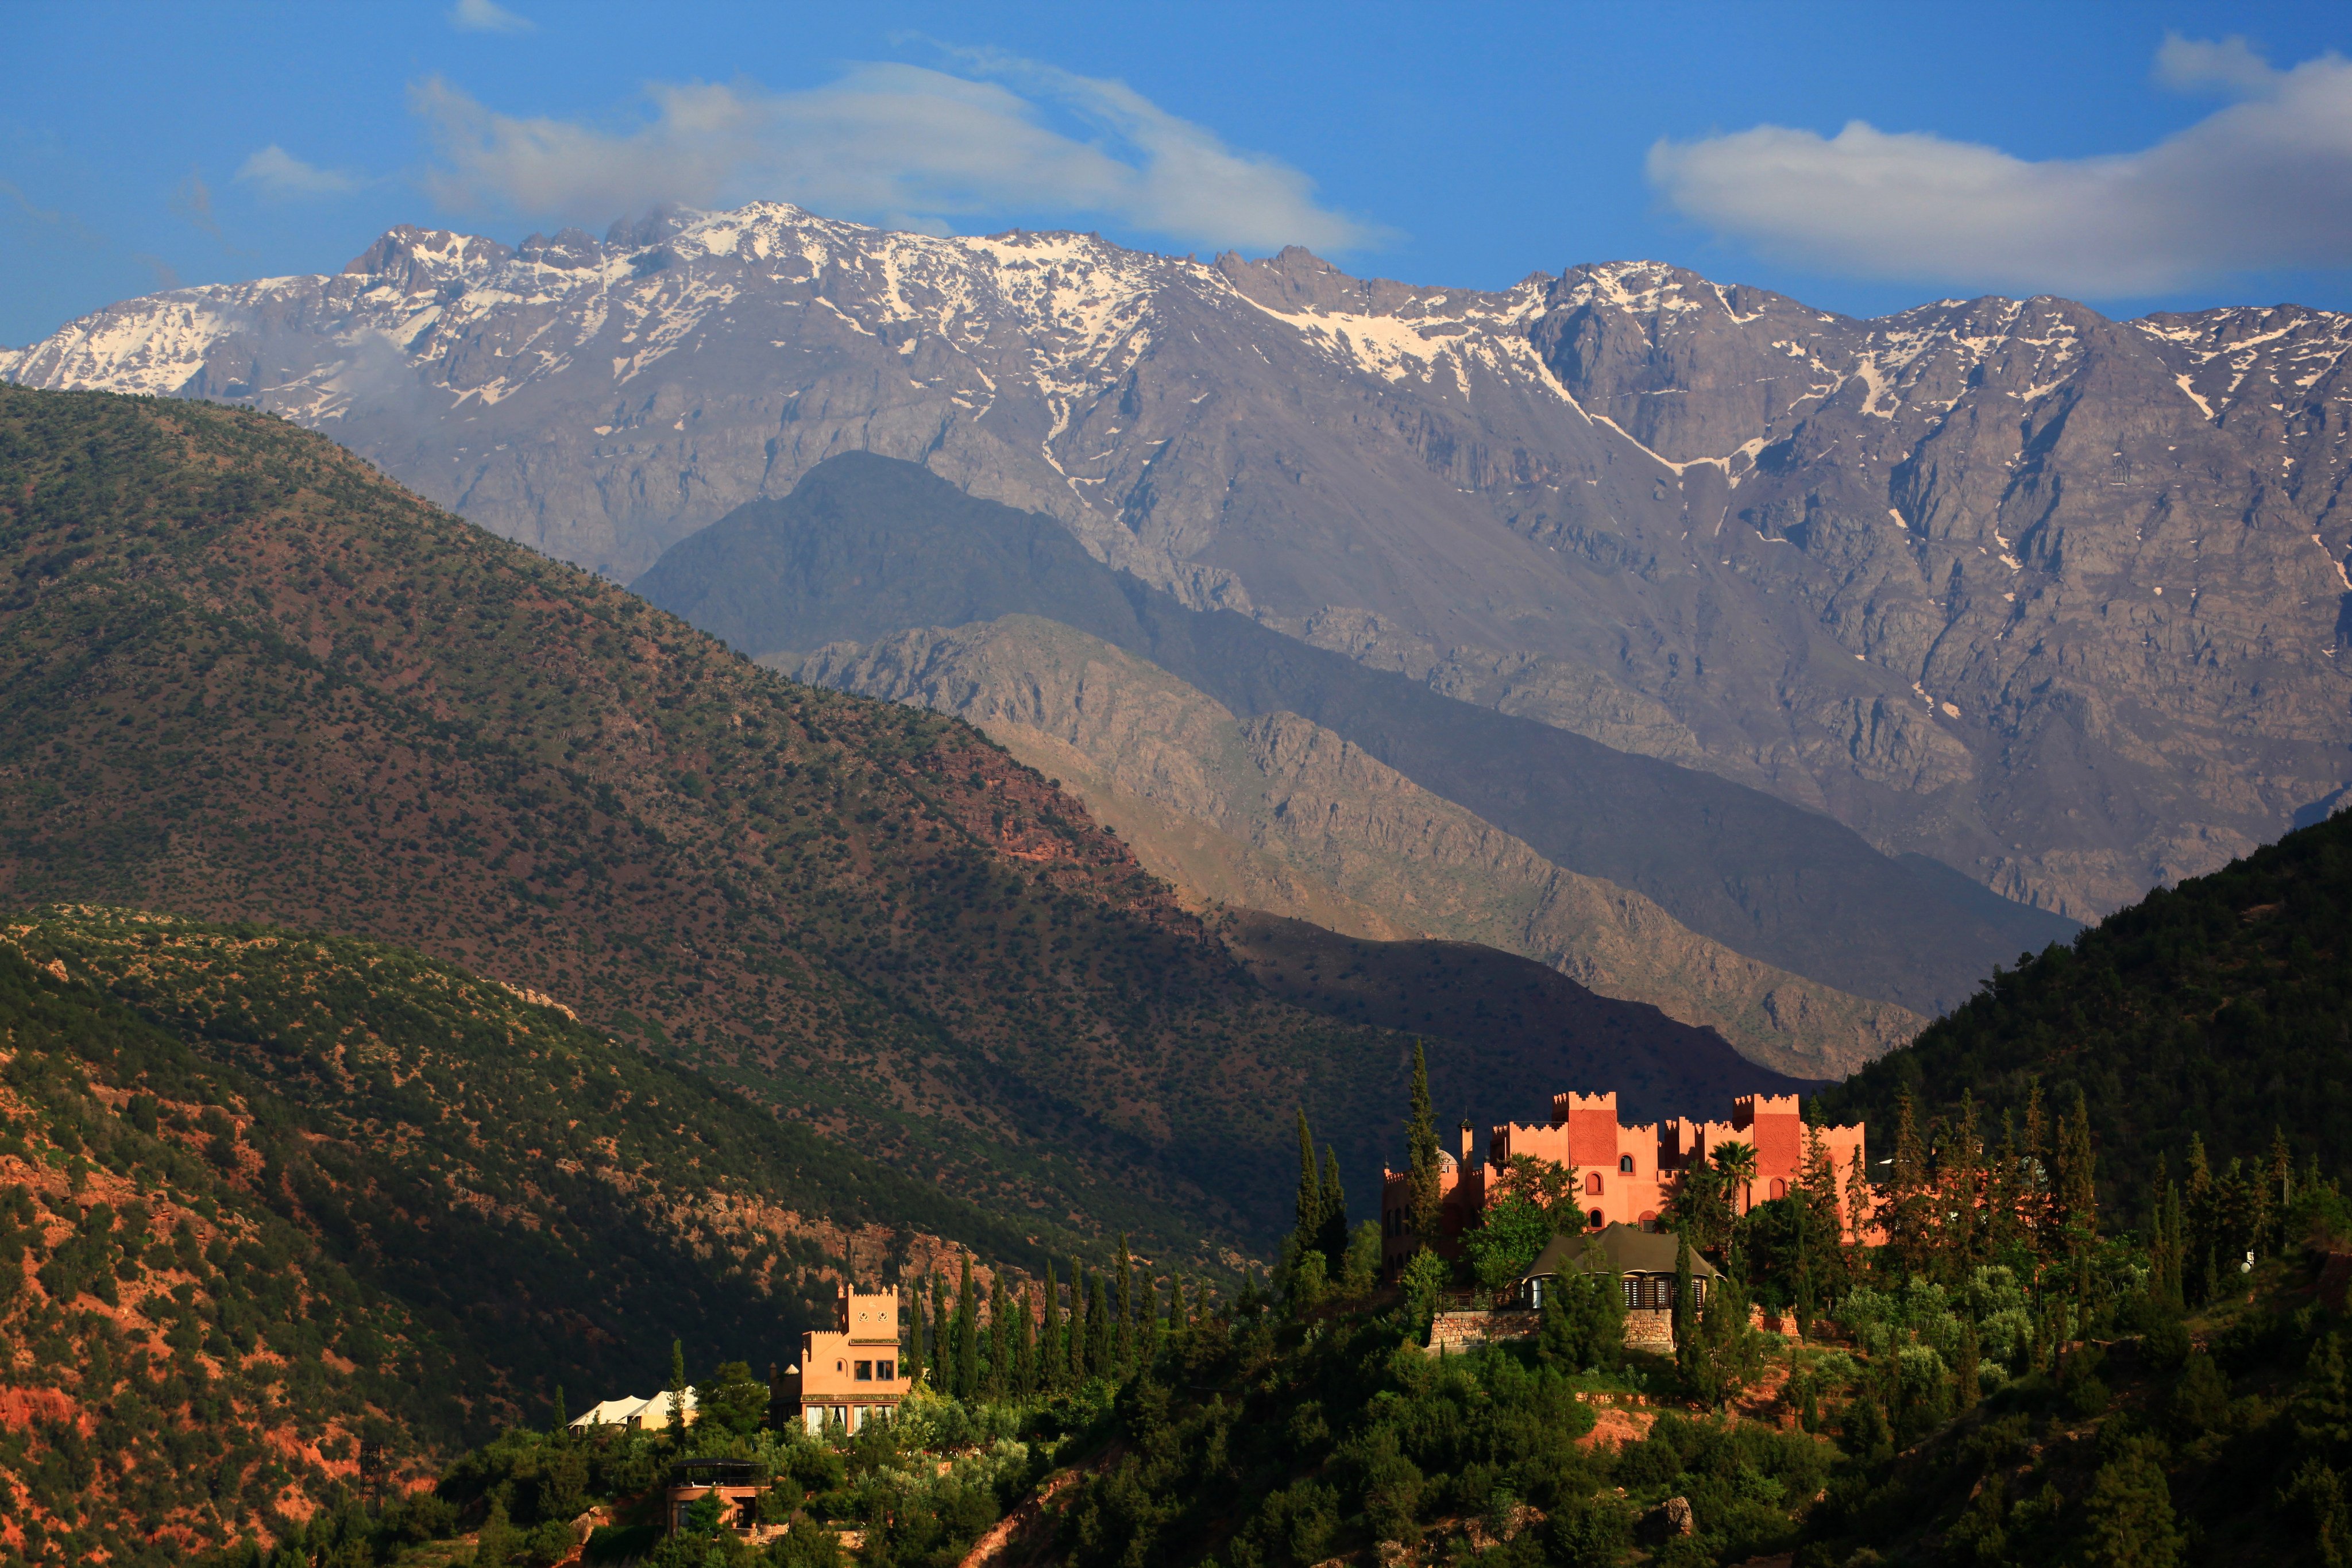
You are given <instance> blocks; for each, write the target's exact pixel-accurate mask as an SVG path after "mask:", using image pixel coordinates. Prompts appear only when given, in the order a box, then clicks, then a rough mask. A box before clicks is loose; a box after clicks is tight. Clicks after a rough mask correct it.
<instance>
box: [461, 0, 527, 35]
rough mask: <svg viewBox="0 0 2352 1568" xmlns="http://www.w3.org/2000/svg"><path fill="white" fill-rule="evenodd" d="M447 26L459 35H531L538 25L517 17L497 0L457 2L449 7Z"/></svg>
mask: <svg viewBox="0 0 2352 1568" xmlns="http://www.w3.org/2000/svg"><path fill="white" fill-rule="evenodd" d="M449 25H450V26H453V27H455V28H457V30H458V31H459V32H461V33H532V32H537V31H538V30H539V24H538V23H536V22H534V21H532V20H531V19H530V17H528V16H516V15H515V14H514V13H513V12H511V11H509V10H508V9H507V8H506V7H505V6H503V5H499V4H497V0H457V4H456V5H452V6H450V7H449Z"/></svg>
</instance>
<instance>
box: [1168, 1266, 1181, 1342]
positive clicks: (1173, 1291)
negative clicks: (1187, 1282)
mask: <svg viewBox="0 0 2352 1568" xmlns="http://www.w3.org/2000/svg"><path fill="white" fill-rule="evenodd" d="M1184 1323H1185V1318H1184V1277H1183V1276H1182V1275H1181V1274H1171V1275H1170V1276H1169V1277H1168V1331H1169V1332H1170V1333H1171V1334H1178V1333H1182V1332H1183V1331H1184Z"/></svg>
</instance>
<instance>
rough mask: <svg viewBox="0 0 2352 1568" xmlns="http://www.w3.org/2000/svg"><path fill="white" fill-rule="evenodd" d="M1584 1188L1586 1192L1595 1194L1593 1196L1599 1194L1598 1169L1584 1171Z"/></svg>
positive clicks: (1599, 1175)
mask: <svg viewBox="0 0 2352 1568" xmlns="http://www.w3.org/2000/svg"><path fill="white" fill-rule="evenodd" d="M1584 1190H1585V1191H1586V1192H1588V1193H1590V1194H1592V1195H1593V1196H1595V1197H1598V1196H1600V1194H1601V1173H1600V1172H1598V1171H1588V1172H1586V1173H1585V1176H1584Z"/></svg>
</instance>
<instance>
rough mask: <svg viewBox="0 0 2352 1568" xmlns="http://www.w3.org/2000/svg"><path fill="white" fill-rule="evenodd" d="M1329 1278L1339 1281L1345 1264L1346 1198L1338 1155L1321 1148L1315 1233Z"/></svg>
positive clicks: (1329, 1148) (1337, 1152)
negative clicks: (1319, 1220) (1320, 1208)
mask: <svg viewBox="0 0 2352 1568" xmlns="http://www.w3.org/2000/svg"><path fill="white" fill-rule="evenodd" d="M1315 1244H1316V1246H1318V1247H1320V1248H1322V1251H1323V1261H1324V1262H1325V1263H1326V1264H1327V1265H1328V1268H1327V1269H1326V1272H1327V1274H1328V1277H1329V1278H1331V1279H1338V1278H1339V1274H1340V1270H1341V1269H1342V1268H1345V1267H1346V1265H1347V1261H1348V1194H1347V1193H1346V1192H1345V1191H1343V1190H1342V1189H1341V1188H1340V1185H1339V1151H1338V1150H1337V1149H1334V1148H1332V1147H1331V1146H1330V1145H1329V1144H1328V1143H1327V1144H1325V1145H1324V1147H1323V1223H1322V1226H1321V1227H1320V1228H1319V1229H1318V1231H1317V1232H1316V1236H1315Z"/></svg>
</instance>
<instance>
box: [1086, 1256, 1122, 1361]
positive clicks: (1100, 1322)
mask: <svg viewBox="0 0 2352 1568" xmlns="http://www.w3.org/2000/svg"><path fill="white" fill-rule="evenodd" d="M1116 1348H1117V1344H1116V1342H1115V1341H1114V1340H1113V1338H1112V1335H1111V1321H1110V1291H1109V1289H1108V1286H1107V1285H1106V1283H1105V1282H1104V1279H1103V1277H1102V1270H1101V1269H1099V1268H1097V1269H1095V1270H1093V1271H1092V1272H1090V1273H1089V1274H1087V1376H1089V1377H1099V1378H1102V1379H1104V1380H1105V1381H1107V1382H1116V1381H1117V1380H1118V1364H1117V1363H1115V1362H1114V1361H1113V1360H1112V1356H1113V1354H1114V1352H1115V1351H1116Z"/></svg>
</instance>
